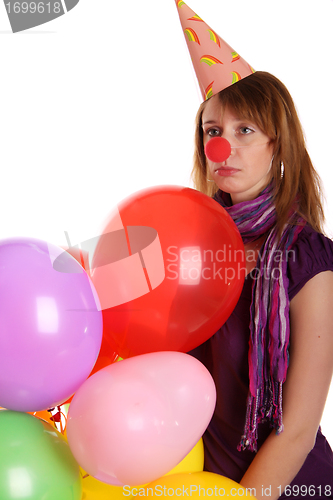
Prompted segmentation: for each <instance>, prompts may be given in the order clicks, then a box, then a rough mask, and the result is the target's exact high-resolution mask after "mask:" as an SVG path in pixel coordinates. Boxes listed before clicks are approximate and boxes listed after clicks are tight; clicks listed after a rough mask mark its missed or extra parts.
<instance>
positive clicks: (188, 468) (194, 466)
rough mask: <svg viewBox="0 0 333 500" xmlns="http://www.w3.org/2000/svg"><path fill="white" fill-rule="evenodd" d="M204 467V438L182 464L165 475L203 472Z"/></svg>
mask: <svg viewBox="0 0 333 500" xmlns="http://www.w3.org/2000/svg"><path fill="white" fill-rule="evenodd" d="M203 467H204V445H203V441H202V438H200V440H199V441H198V442H197V444H196V445H195V446H194V448H192V450H191V451H190V452H189V453H188V454H187V455H186V457H185V458H183V460H182V461H181V462H179V464H178V465H176V467H174V468H173V469H172V470H171V471H170V472H168V473H167V474H165V475H166V476H169V475H171V474H180V473H183V472H201V471H203Z"/></svg>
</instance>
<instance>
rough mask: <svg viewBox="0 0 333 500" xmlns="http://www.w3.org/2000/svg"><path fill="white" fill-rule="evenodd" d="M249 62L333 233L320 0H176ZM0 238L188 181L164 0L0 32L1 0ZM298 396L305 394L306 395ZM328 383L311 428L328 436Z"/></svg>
mask: <svg viewBox="0 0 333 500" xmlns="http://www.w3.org/2000/svg"><path fill="white" fill-rule="evenodd" d="M188 4H189V6H190V7H191V8H192V9H193V10H194V11H195V12H196V13H197V14H198V15H199V16H201V17H202V18H203V19H204V20H205V21H206V22H207V24H209V25H210V26H211V27H212V28H213V29H214V30H215V31H216V32H217V33H218V34H219V35H220V36H221V37H222V38H224V39H225V40H226V41H227V42H228V43H229V44H230V45H231V46H232V47H233V48H234V49H235V50H236V51H237V52H239V53H240V54H241V55H242V56H243V57H244V58H245V59H246V60H247V62H249V63H250V64H251V65H252V66H253V67H254V68H255V69H260V70H265V71H269V72H271V73H273V74H274V75H275V76H277V77H278V78H280V79H281V80H282V81H283V82H284V83H285V84H286V85H287V87H288V88H289V90H290V92H291V94H292V96H293V97H294V100H295V103H296V105H297V108H298V110H299V114H300V117H301V120H302V123H303V126H304V129H305V133H306V137H307V144H308V149H309V152H310V155H311V157H312V159H313V162H314V164H315V166H316V168H317V170H318V172H319V173H320V175H321V177H322V179H323V182H324V186H325V194H326V197H327V203H326V215H327V228H326V229H327V232H328V234H329V235H330V236H332V235H333V187H332V175H333V174H332V171H333V161H332V154H331V151H332V139H333V138H332V135H331V134H332V110H333V92H332V77H333V63H332V49H333V37H332V34H331V33H332V20H333V0H317V1H316V2H314V1H313V0H279V1H278V2H275V1H272V0H269V1H267V0H252V1H251V2H249V1H248V0H238V1H237V2H235V1H234V0H223V1H222V0H189V1H188ZM0 57H1V59H0V60H1V73H0V75H1V80H0V81H1V83H0V138H1V143H0V144H1V147H0V160H1V196H0V212H1V225H0V239H4V238H7V237H12V236H28V237H35V238H40V239H44V240H47V241H49V242H51V243H54V244H58V245H66V238H65V233H64V231H67V232H68V234H69V237H70V239H71V242H72V244H76V243H78V242H80V241H83V240H85V239H88V238H91V237H93V236H95V235H97V234H98V232H99V230H100V229H101V227H103V224H104V221H105V219H106V218H107V216H108V214H109V212H110V211H111V209H112V207H113V206H114V205H116V204H117V202H118V201H120V200H122V199H123V198H125V197H127V196H128V195H130V194H132V193H134V192H135V191H137V190H139V189H142V188H145V187H148V186H154V185H160V184H178V185H187V186H188V185H191V184H190V171H191V164H192V153H193V131H194V118H195V114H196V110H197V108H198V105H199V104H200V102H201V99H200V96H199V93H198V90H197V87H196V83H195V77H194V74H193V72H192V68H191V64H190V59H189V56H188V54H187V48H186V45H185V40H184V36H183V34H182V32H181V28H180V23H179V20H178V14H177V9H176V6H175V1H174V0H155V1H154V2H153V1H150V2H148V1H141V2H140V1H139V0H126V1H121V0H120V1H117V2H116V1H112V0H81V1H80V3H79V4H78V5H77V7H75V8H74V9H73V10H72V11H70V12H69V13H68V14H66V15H64V16H62V17H60V18H58V19H56V20H54V21H52V22H50V23H48V24H45V25H42V26H40V27H36V28H34V29H31V30H29V31H26V32H21V33H16V34H12V33H11V29H10V25H9V21H8V18H7V15H6V10H5V7H4V5H3V4H2V3H1V4H0ZM309 405H311V401H309ZM332 415H333V396H330V397H329V400H328V404H327V409H326V411H325V415H324V420H323V428H324V431H325V433H326V435H327V436H328V438H329V440H330V442H331V443H333V425H332V423H331V422H332Z"/></svg>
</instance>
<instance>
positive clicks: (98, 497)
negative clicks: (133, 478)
mask: <svg viewBox="0 0 333 500" xmlns="http://www.w3.org/2000/svg"><path fill="white" fill-rule="evenodd" d="M81 473H82V500H110V499H112V500H124V495H123V488H122V486H112V485H111V484H106V483H102V481H98V479H95V478H94V477H92V476H89V475H87V474H86V473H85V472H84V471H83V469H81Z"/></svg>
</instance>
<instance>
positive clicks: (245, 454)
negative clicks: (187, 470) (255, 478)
mask: <svg viewBox="0 0 333 500" xmlns="http://www.w3.org/2000/svg"><path fill="white" fill-rule="evenodd" d="M293 250H294V252H293V253H291V254H289V259H288V277H289V288H288V293H289V299H290V300H291V299H292V298H293V297H294V296H295V295H296V294H297V292H298V291H299V290H300V289H301V288H302V286H303V285H304V284H305V283H306V282H307V281H308V280H309V279H311V278H312V277H313V276H315V275H316V274H318V273H320V272H322V271H327V270H331V271H333V242H332V241H331V240H330V239H328V238H325V237H324V236H323V235H321V234H319V233H317V232H316V231H314V230H313V229H312V228H310V227H309V226H306V227H305V228H304V229H303V230H302V232H301V233H300V235H299V237H298V239H297V241H296V243H295V246H294V249H293ZM252 283H253V278H251V275H248V276H247V278H246V280H245V283H244V287H243V290H242V293H241V296H240V298H239V301H238V303H237V305H236V307H235V309H234V311H233V313H232V314H231V316H230V317H229V319H228V320H227V322H226V323H225V324H224V325H223V326H222V327H221V328H220V330H219V331H218V332H216V333H215V335H213V337H211V338H210V339H209V340H207V341H206V342H205V343H204V344H202V345H200V346H199V347H197V348H196V349H194V350H193V351H191V353H190V354H191V355H193V356H195V357H196V358H197V359H199V360H200V361H201V362H202V363H203V364H204V365H205V366H206V367H207V368H208V370H209V371H210V373H211V374H212V376H213V378H214V381H215V384H216V389H217V404H216V409H215V413H214V415H213V418H212V420H211V423H210V424H209V427H208V429H207V431H206V433H205V434H204V437H203V439H204V445H205V470H208V471H210V472H215V473H217V474H221V475H223V476H226V477H229V478H230V479H233V480H234V481H236V482H239V481H240V480H241V478H242V477H243V475H244V473H245V471H246V470H247V468H248V467H249V465H250V463H251V462H252V460H253V458H254V457H255V453H254V452H251V451H248V450H245V451H237V446H238V444H239V443H240V440H241V436H242V434H243V430H244V422H245V414H246V401H247V396H248V390H249V373H248V370H249V368H248V342H249V322H250V304H251V288H252ZM309 404H311V401H309ZM271 430H272V429H271V428H270V427H269V425H268V424H266V423H263V424H260V425H259V439H258V449H259V447H260V446H261V444H262V443H263V441H264V440H265V439H266V438H267V437H268V435H269V434H270V432H271ZM292 485H298V486H299V494H298V495H295V494H293V493H297V487H296V486H295V487H294V488H293V489H290V490H289V489H287V490H286V494H287V497H288V498H290V497H292V498H295V497H297V496H298V497H299V498H300V499H301V498H303V499H304V498H312V499H314V498H316V499H318V500H319V499H324V498H330V497H331V498H333V453H332V450H331V448H330V446H329V444H328V442H327V441H326V439H325V438H324V436H323V435H322V433H321V430H320V429H319V430H318V435H317V440H316V444H315V446H314V448H313V450H312V451H311V452H310V454H309V455H308V457H307V459H306V461H305V463H304V465H303V467H302V468H301V470H300V471H299V473H298V474H297V476H296V477H295V479H294V481H293V482H292ZM292 485H291V486H292ZM301 486H303V488H302V489H301ZM310 486H311V488H310ZM301 492H302V493H301ZM281 493H282V496H281V498H284V495H283V491H282V492H281ZM289 493H291V494H289ZM272 494H273V493H272Z"/></svg>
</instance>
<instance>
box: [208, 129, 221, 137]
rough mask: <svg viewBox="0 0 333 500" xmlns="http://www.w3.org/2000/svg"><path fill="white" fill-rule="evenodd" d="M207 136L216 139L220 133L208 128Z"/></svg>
mask: <svg viewBox="0 0 333 500" xmlns="http://www.w3.org/2000/svg"><path fill="white" fill-rule="evenodd" d="M207 134H208V135H209V136H210V137H218V136H219V135H221V132H220V131H219V130H218V129H217V128H210V129H209V130H207Z"/></svg>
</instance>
